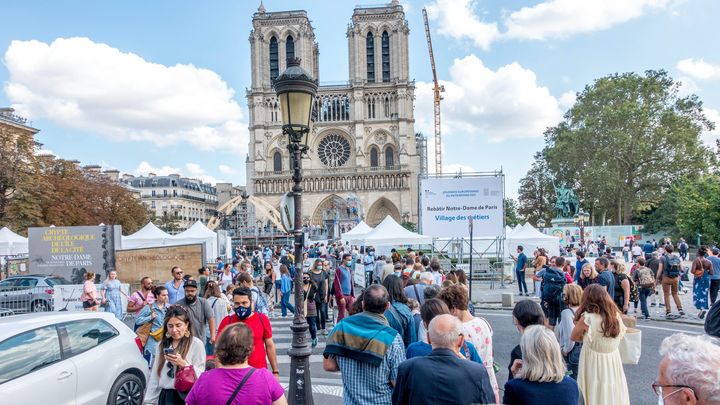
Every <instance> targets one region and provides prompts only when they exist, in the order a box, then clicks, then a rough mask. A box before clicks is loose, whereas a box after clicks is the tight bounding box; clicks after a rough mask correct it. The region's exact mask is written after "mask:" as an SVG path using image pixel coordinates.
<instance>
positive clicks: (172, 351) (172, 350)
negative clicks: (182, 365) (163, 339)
mask: <svg viewBox="0 0 720 405" xmlns="http://www.w3.org/2000/svg"><path fill="white" fill-rule="evenodd" d="M163 352H165V354H175V349H173V348H172V347H166V348H164V349H163Z"/></svg>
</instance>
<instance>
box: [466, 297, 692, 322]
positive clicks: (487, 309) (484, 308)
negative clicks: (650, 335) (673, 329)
mask: <svg viewBox="0 0 720 405" xmlns="http://www.w3.org/2000/svg"><path fill="white" fill-rule="evenodd" d="M484 304H487V303H484ZM498 304H500V303H499V302H498ZM473 306H474V307H475V310H476V311H477V310H481V311H508V312H512V308H506V307H490V306H484V305H478V304H473ZM650 320H651V321H655V322H667V323H671V324H673V323H675V324H681V325H690V326H701V327H702V326H705V322H702V323H698V322H693V321H691V320H689V319H682V318H680V319H673V320H668V319H660V318H658V319H655V318H652V319H650Z"/></svg>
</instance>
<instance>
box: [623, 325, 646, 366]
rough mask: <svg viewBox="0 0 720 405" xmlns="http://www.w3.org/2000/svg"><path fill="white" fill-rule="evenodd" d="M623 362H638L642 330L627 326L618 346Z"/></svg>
mask: <svg viewBox="0 0 720 405" xmlns="http://www.w3.org/2000/svg"><path fill="white" fill-rule="evenodd" d="M618 350H619V351H620V359H621V360H622V363H623V364H638V362H639V361H640V353H641V352H642V331H641V330H639V329H635V328H628V329H627V330H626V331H625V336H623V338H622V340H621V341H620V345H619V346H618Z"/></svg>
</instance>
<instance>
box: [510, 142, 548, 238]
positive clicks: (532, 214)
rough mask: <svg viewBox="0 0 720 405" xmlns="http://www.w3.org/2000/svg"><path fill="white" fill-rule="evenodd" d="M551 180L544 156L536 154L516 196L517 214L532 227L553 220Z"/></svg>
mask: <svg viewBox="0 0 720 405" xmlns="http://www.w3.org/2000/svg"><path fill="white" fill-rule="evenodd" d="M553 180H554V178H553V176H552V173H550V171H549V170H548V167H547V163H546V162H545V158H544V156H543V155H542V154H541V153H536V154H535V161H534V162H533V164H532V166H531V167H530V170H529V171H528V172H527V174H526V175H525V177H523V178H522V179H521V180H520V190H519V195H518V201H519V207H518V214H519V215H520V216H521V217H523V218H525V220H526V221H527V222H529V223H530V224H532V225H533V226H538V224H539V223H541V222H547V223H550V220H551V219H552V218H553V215H554V210H553V206H554V203H555V191H554V190H553Z"/></svg>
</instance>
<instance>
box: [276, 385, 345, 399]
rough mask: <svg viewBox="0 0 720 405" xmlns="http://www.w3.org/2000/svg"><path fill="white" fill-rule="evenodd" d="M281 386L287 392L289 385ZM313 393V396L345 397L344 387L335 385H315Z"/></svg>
mask: <svg viewBox="0 0 720 405" xmlns="http://www.w3.org/2000/svg"><path fill="white" fill-rule="evenodd" d="M280 385H281V386H282V387H283V388H284V389H285V390H287V389H288V385H289V383H280ZM312 392H313V394H324V395H331V396H334V397H341V398H342V396H343V387H342V386H335V385H317V384H313V386H312Z"/></svg>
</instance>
